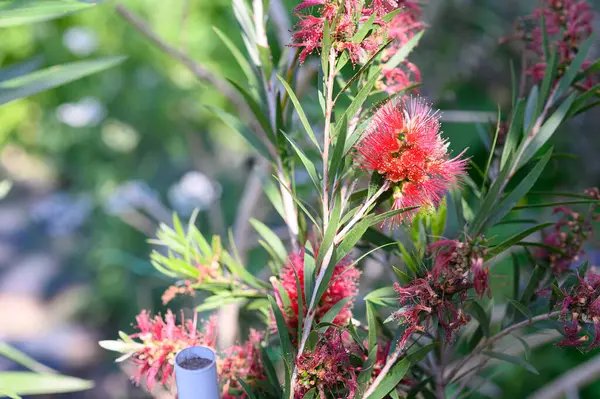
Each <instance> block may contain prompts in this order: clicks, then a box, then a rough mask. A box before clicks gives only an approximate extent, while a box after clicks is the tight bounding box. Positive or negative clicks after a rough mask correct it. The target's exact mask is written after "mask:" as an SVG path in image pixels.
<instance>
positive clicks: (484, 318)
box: [469, 301, 490, 337]
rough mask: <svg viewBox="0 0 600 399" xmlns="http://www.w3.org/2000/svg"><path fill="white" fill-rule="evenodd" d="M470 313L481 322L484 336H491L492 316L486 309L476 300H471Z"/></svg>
mask: <svg viewBox="0 0 600 399" xmlns="http://www.w3.org/2000/svg"><path fill="white" fill-rule="evenodd" d="M469 313H471V314H472V315H473V316H474V317H475V319H476V320H477V321H478V322H479V328H480V329H481V332H482V333H483V336H484V337H489V336H490V318H489V316H488V314H487V313H486V311H485V310H484V309H483V308H482V307H481V305H480V304H479V303H477V302H476V301H473V302H471V306H470V307H469Z"/></svg>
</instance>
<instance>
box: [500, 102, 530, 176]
mask: <svg viewBox="0 0 600 399" xmlns="http://www.w3.org/2000/svg"><path fill="white" fill-rule="evenodd" d="M524 113H525V102H524V100H523V99H522V98H520V99H518V100H517V104H516V106H515V108H514V111H513V115H512V119H511V122H510V127H509V129H508V133H507V135H506V141H505V143H504V149H503V150H502V156H501V157H500V169H501V170H504V166H505V165H506V163H507V162H508V160H509V159H510V157H511V156H512V153H513V152H514V150H515V148H517V144H518V143H519V139H520V138H521V131H522V129H523V118H524V116H523V115H524Z"/></svg>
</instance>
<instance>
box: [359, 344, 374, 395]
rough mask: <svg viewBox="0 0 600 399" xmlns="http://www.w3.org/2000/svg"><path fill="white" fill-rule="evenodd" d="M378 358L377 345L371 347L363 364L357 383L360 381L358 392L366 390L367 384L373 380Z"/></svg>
mask: <svg viewBox="0 0 600 399" xmlns="http://www.w3.org/2000/svg"><path fill="white" fill-rule="evenodd" d="M376 360H377V345H375V346H374V347H372V348H369V354H368V356H367V360H365V363H364V364H363V367H362V369H361V371H360V373H359V374H358V378H357V383H358V389H357V390H358V392H364V391H365V388H366V386H367V384H368V383H369V381H370V380H371V375H373V366H374V365H375V361H376Z"/></svg>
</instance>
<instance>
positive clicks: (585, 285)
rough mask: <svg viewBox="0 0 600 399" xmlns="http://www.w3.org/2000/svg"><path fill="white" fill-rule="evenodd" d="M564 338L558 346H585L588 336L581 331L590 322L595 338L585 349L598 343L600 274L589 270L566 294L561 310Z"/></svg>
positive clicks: (599, 329)
mask: <svg viewBox="0 0 600 399" xmlns="http://www.w3.org/2000/svg"><path fill="white" fill-rule="evenodd" d="M561 319H562V321H563V323H564V329H565V339H564V340H562V341H561V342H559V343H558V344H557V345H558V346H575V347H578V348H582V349H583V348H585V346H586V344H587V342H588V341H589V340H590V337H589V336H588V335H587V334H586V333H585V332H584V331H583V326H584V325H585V324H592V326H593V328H594V335H595V338H594V340H593V341H592V343H591V344H590V345H588V346H587V350H591V349H594V348H597V347H598V346H599V345H600V274H598V273H596V272H595V271H592V270H590V271H589V272H588V274H587V276H586V277H585V278H582V277H579V281H578V283H577V284H576V285H575V286H574V287H573V288H572V289H571V292H570V293H568V294H566V296H565V298H564V300H563V303H562V311H561Z"/></svg>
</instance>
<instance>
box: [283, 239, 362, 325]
mask: <svg viewBox="0 0 600 399" xmlns="http://www.w3.org/2000/svg"><path fill="white" fill-rule="evenodd" d="M294 271H295V273H294ZM296 274H297V275H298V281H299V282H300V288H301V289H302V292H301V293H300V295H299V294H298V290H297V285H296ZM359 277H360V272H359V271H358V269H356V267H355V266H353V265H352V263H351V262H350V261H347V260H345V259H344V260H342V261H341V262H340V263H338V264H337V265H336V266H335V268H334V270H333V274H332V276H331V282H330V283H329V286H328V287H327V290H325V293H323V296H322V297H321V300H320V302H319V303H318V304H317V307H316V316H315V320H316V321H317V322H318V321H319V320H320V319H321V317H323V316H325V314H326V313H327V311H328V310H329V309H331V307H332V306H333V305H335V304H336V303H338V302H339V301H341V300H342V299H344V298H348V297H350V298H354V297H355V296H356V294H358V279H359ZM280 281H281V285H282V286H283V289H284V290H285V292H286V293H287V296H288V297H289V299H290V302H291V308H289V307H287V308H286V306H285V305H284V303H283V301H282V298H281V293H280V292H279V288H278V286H277V285H274V289H275V298H276V300H277V304H278V305H279V308H280V309H281V312H282V313H283V314H284V316H285V318H286V322H287V324H288V326H289V327H290V330H292V331H296V330H297V328H298V301H299V300H302V303H303V309H304V310H305V311H306V309H307V307H308V306H307V299H306V298H305V297H304V250H302V251H300V252H299V253H295V254H290V256H289V258H288V264H287V266H286V267H285V269H284V270H283V273H282V274H281V276H280ZM308 300H309V301H310V298H308ZM353 306H354V299H352V300H350V301H348V303H346V305H344V307H343V308H342V310H341V311H340V312H339V313H338V315H337V316H336V318H335V319H334V320H333V322H334V323H335V324H339V325H345V324H346V323H347V322H348V321H349V320H350V318H351V317H352V307H353Z"/></svg>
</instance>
